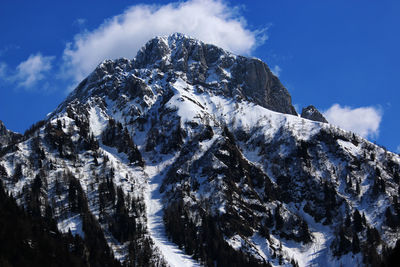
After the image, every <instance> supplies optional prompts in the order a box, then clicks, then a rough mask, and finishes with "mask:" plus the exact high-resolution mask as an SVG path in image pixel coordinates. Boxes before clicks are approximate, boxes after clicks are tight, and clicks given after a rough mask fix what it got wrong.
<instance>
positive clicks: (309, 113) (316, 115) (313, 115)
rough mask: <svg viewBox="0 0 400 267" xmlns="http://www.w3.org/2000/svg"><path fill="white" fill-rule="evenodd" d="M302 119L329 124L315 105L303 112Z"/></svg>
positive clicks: (304, 109)
mask: <svg viewBox="0 0 400 267" xmlns="http://www.w3.org/2000/svg"><path fill="white" fill-rule="evenodd" d="M301 117H302V118H305V119H309V120H312V121H319V122H324V123H328V121H327V120H326V119H325V117H324V116H323V115H322V114H321V112H319V111H318V109H317V108H316V107H314V106H313V105H310V106H308V107H305V108H303V110H302V111H301Z"/></svg>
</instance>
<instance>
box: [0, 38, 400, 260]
mask: <svg viewBox="0 0 400 267" xmlns="http://www.w3.org/2000/svg"><path fill="white" fill-rule="evenodd" d="M311 111H312V112H311V113H310V114H311V115H312V114H316V112H315V111H313V110H311ZM304 117H305V115H304ZM310 119H311V120H310ZM310 119H307V118H301V117H298V116H297V113H296V111H295V110H294V108H293V106H292V104H291V98H290V95H289V93H288V92H287V90H286V89H285V88H284V87H283V86H282V84H281V83H280V82H279V80H278V78H277V77H275V76H274V75H273V74H272V73H271V71H270V70H269V68H268V66H267V65H266V64H265V63H263V62H262V61H260V60H258V59H251V58H246V57H242V56H237V55H234V54H231V53H229V52H227V51H224V50H223V49H221V48H218V47H216V46H214V45H210V44H205V43H203V42H201V41H198V40H195V39H192V38H189V37H187V36H185V35H182V34H173V35H171V36H167V37H157V38H154V39H152V40H150V41H149V42H148V43H147V44H146V45H145V46H144V47H143V48H142V49H141V50H140V51H139V52H138V54H137V56H136V57H135V58H134V59H132V60H128V59H117V60H106V61H104V62H102V63H101V64H100V65H99V66H98V67H97V68H96V69H95V70H94V71H93V73H91V74H90V75H89V76H88V77H87V78H86V79H84V80H83V81H82V82H81V83H80V84H79V86H78V87H77V88H76V89H75V90H74V91H73V92H72V93H71V94H70V95H69V96H68V98H67V99H66V100H65V101H64V102H63V103H61V104H60V106H59V107H58V108H57V109H56V110H55V111H54V112H53V113H52V114H51V115H50V116H49V117H48V118H47V119H46V120H44V121H40V122H38V123H36V124H35V125H33V126H32V127H31V128H30V129H29V130H28V131H27V132H26V134H25V135H24V136H23V137H22V138H21V139H20V140H18V142H15V143H12V144H8V145H7V146H6V147H4V148H2V149H1V150H0V177H1V180H2V181H3V184H4V187H5V188H6V190H7V191H8V192H10V193H11V194H12V196H13V197H14V198H16V200H17V203H18V204H19V205H21V206H24V207H25V209H26V210H27V212H28V213H29V214H32V215H35V216H40V217H43V218H46V219H48V220H50V221H53V222H55V223H56V225H57V228H58V229H59V230H60V232H62V233H64V234H65V235H66V236H68V237H69V238H70V239H71V238H73V237H72V236H75V237H76V238H77V237H79V238H80V239H79V238H78V239H79V240H82V241H80V242H75V243H73V244H75V245H72V249H71V250H73V251H74V252H76V255H80V256H81V257H82V258H83V259H84V261H85V262H87V263H88V264H90V266H115V265H118V264H119V263H121V264H125V265H126V266H202V265H204V266H215V265H217V266H290V265H292V266H308V265H327V266H336V265H338V266H339V265H341V266H353V265H354V264H359V265H363V264H364V265H368V264H369V265H373V266H378V265H381V264H387V263H388V262H390V259H391V257H392V255H393V251H395V250H394V249H399V248H400V245H398V246H397V248H395V247H396V242H397V236H398V234H399V226H400V208H399V207H400V206H399V202H398V193H399V191H400V187H399V182H400V177H399V173H400V157H399V156H398V155H397V154H394V153H391V152H389V151H387V150H385V149H384V148H381V147H379V146H377V145H375V144H372V143H370V142H368V141H367V140H365V139H363V138H361V137H360V136H358V135H356V134H354V133H351V132H347V131H344V130H342V129H340V128H337V127H335V126H332V125H330V124H328V123H322V122H320V121H315V118H314V117H313V116H311V117H310ZM114 259H117V260H118V262H117V263H116V262H115V261H113V260H114Z"/></svg>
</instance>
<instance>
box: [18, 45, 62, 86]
mask: <svg viewBox="0 0 400 267" xmlns="http://www.w3.org/2000/svg"><path fill="white" fill-rule="evenodd" d="M53 59H54V57H51V56H42V55H41V54H40V53H37V54H36V55H30V56H29V58H28V59H27V60H25V61H23V62H21V63H20V64H19V65H18V66H17V72H16V74H15V76H14V77H13V79H14V80H15V81H17V83H18V86H20V87H25V88H29V87H32V86H33V85H35V84H36V83H37V82H38V81H40V80H43V79H44V78H45V74H46V73H47V72H48V71H49V70H51V68H52V66H51V62H52V61H53Z"/></svg>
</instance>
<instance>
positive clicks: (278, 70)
mask: <svg viewBox="0 0 400 267" xmlns="http://www.w3.org/2000/svg"><path fill="white" fill-rule="evenodd" d="M271 72H272V73H273V74H274V75H275V76H276V77H279V75H280V74H281V72H282V69H281V67H279V66H278V65H275V66H274V67H273V68H272V69H271Z"/></svg>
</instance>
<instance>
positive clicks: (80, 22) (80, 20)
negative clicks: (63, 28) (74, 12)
mask: <svg viewBox="0 0 400 267" xmlns="http://www.w3.org/2000/svg"><path fill="white" fill-rule="evenodd" d="M85 24H86V19H84V18H77V19H76V20H75V21H74V25H77V26H83V25H85Z"/></svg>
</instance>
